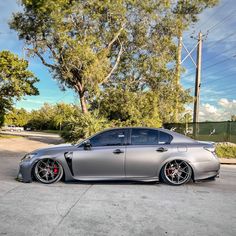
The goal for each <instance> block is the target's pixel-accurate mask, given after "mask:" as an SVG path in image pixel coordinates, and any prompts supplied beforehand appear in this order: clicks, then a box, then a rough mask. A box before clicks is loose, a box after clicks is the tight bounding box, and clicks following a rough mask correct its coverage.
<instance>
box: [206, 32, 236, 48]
mask: <svg viewBox="0 0 236 236" xmlns="http://www.w3.org/2000/svg"><path fill="white" fill-rule="evenodd" d="M235 34H236V32H233V33H231V34H229V35H227V36H225V37H224V38H221V39H219V40H217V41H215V42H212V43H210V44H209V45H207V47H208V48H209V47H210V48H212V46H214V45H215V44H217V43H219V42H222V41H224V40H225V39H228V38H230V37H232V36H233V35H235Z"/></svg>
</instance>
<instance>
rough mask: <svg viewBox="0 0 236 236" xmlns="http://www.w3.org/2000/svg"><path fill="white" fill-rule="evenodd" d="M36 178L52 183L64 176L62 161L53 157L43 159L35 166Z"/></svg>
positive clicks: (42, 181)
mask: <svg viewBox="0 0 236 236" xmlns="http://www.w3.org/2000/svg"><path fill="white" fill-rule="evenodd" d="M34 176H35V178H36V179H37V180H38V181H39V182H41V183H44V184H52V183H55V182H57V181H59V180H60V179H61V178H62V176H63V168H62V166H61V164H60V163H58V162H57V161H55V160H52V159H48V158H47V159H42V160H40V161H39V162H37V164H36V165H35V167H34Z"/></svg>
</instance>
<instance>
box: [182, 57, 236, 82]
mask: <svg viewBox="0 0 236 236" xmlns="http://www.w3.org/2000/svg"><path fill="white" fill-rule="evenodd" d="M233 56H236V55H233ZM230 60H232V58H226V59H224V60H221V61H218V62H215V63H212V64H210V65H209V66H205V67H203V68H202V70H203V71H204V70H206V69H209V68H212V67H214V66H216V65H218V64H223V63H225V62H226V61H230ZM194 74H195V73H194V72H192V73H190V74H188V75H186V76H183V77H182V78H183V79H184V78H188V77H190V76H193V75H194Z"/></svg>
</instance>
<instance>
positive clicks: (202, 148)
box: [18, 128, 220, 185]
mask: <svg viewBox="0 0 236 236" xmlns="http://www.w3.org/2000/svg"><path fill="white" fill-rule="evenodd" d="M219 170H220V163H219V160H218V158H217V156H216V154H215V147H214V144H212V143H207V142H199V141H196V140H193V139H190V138H188V137H186V136H184V135H181V134H178V133H175V132H172V131H169V130H165V129H155V128H116V129H108V130H105V131H103V132H100V133H98V134H95V135H94V136H92V137H90V138H88V139H86V140H84V141H83V142H80V143H79V144H77V145H62V146H61V145H58V146H55V147H50V148H44V149H38V150H36V151H33V152H31V153H29V154H27V155H25V156H24V157H23V159H22V160H21V162H20V168H19V173H18V179H19V180H22V181H23V182H31V181H32V179H34V178H35V179H36V180H38V181H39V182H41V183H45V184H51V183H54V182H57V181H59V180H60V179H61V178H62V177H63V176H64V179H65V180H66V181H69V180H89V181H91V180H137V181H159V180H163V181H164V182H165V183H167V184H171V185H181V184H185V183H187V182H189V181H190V180H191V179H193V180H194V181H195V180H202V179H208V178H215V177H216V176H217V175H218V174H219Z"/></svg>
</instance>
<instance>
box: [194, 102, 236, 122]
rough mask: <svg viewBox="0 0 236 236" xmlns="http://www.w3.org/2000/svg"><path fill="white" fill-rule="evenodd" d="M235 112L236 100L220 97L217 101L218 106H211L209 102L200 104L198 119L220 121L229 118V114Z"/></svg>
mask: <svg viewBox="0 0 236 236" xmlns="http://www.w3.org/2000/svg"><path fill="white" fill-rule="evenodd" d="M235 114H236V100H229V99H227V98H221V99H220V100H219V101H218V106H213V105H211V104H209V103H205V104H202V105H201V106H200V112H199V118H200V121H206V120H208V121H222V120H224V121H225V120H230V119H231V115H235Z"/></svg>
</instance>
